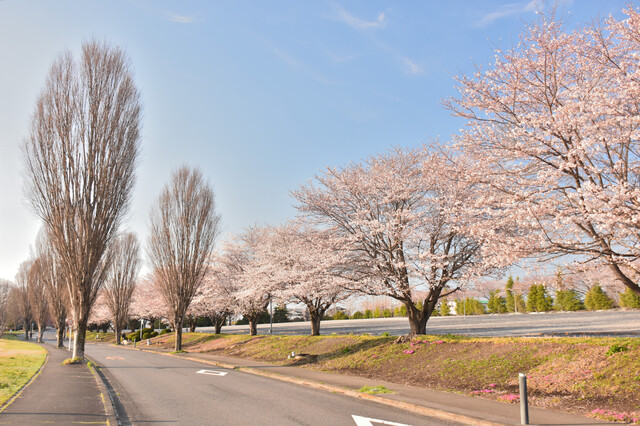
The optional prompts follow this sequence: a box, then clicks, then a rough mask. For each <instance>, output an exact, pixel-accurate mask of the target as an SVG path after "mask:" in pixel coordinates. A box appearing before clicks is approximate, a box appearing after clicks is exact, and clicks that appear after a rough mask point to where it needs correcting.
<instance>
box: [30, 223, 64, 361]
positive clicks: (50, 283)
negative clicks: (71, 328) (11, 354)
mask: <svg viewBox="0 0 640 426" xmlns="http://www.w3.org/2000/svg"><path fill="white" fill-rule="evenodd" d="M36 253H37V255H38V262H39V264H40V265H39V267H38V274H39V279H40V280H41V282H42V284H43V285H44V288H45V295H46V299H47V306H48V308H49V315H50V317H51V319H52V320H53V324H54V326H55V328H56V336H57V345H56V346H57V347H58V348H61V347H62V346H63V341H64V330H65V327H66V319H67V310H68V309H67V307H68V305H69V289H68V288H67V281H66V279H65V277H64V274H63V272H62V267H61V266H60V262H59V260H58V258H57V256H56V253H55V252H54V250H53V248H52V247H51V243H50V242H49V237H48V235H47V232H46V229H42V230H41V231H40V233H39V234H38V237H37V239H36Z"/></svg>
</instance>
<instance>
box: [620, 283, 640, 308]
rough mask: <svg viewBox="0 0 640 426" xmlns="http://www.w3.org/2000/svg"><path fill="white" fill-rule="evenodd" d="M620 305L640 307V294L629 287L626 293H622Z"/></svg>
mask: <svg viewBox="0 0 640 426" xmlns="http://www.w3.org/2000/svg"><path fill="white" fill-rule="evenodd" d="M620 306H622V307H623V308H631V309H638V308H640V296H638V295H637V294H635V293H634V292H633V290H631V289H630V288H629V287H627V288H626V289H625V291H624V293H621V294H620Z"/></svg>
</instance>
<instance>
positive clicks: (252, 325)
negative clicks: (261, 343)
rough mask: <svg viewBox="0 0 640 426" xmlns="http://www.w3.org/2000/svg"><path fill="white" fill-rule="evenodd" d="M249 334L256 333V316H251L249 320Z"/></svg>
mask: <svg viewBox="0 0 640 426" xmlns="http://www.w3.org/2000/svg"><path fill="white" fill-rule="evenodd" d="M249 334H250V335H252V336H255V335H257V334H258V318H257V317H256V318H251V319H250V320H249Z"/></svg>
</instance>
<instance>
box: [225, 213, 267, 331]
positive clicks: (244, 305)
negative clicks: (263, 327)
mask: <svg viewBox="0 0 640 426" xmlns="http://www.w3.org/2000/svg"><path fill="white" fill-rule="evenodd" d="M267 232H268V231H267V228H264V227H263V228H260V227H257V226H253V227H250V228H247V229H246V230H245V231H244V232H243V233H242V234H240V235H239V236H236V237H233V238H231V239H229V240H228V241H227V242H226V243H225V244H224V248H223V251H222V253H221V254H220V255H219V256H218V257H217V262H218V267H217V268H216V272H215V273H216V279H217V280H219V282H224V283H226V286H227V289H228V290H227V291H229V292H230V293H231V294H232V295H233V299H234V302H233V305H234V306H235V311H236V313H240V314H242V315H244V317H245V318H247V319H248V320H249V334H250V335H252V336H255V335H256V334H257V333H258V318H259V316H260V314H262V313H263V312H264V310H265V309H266V308H267V306H269V302H270V301H271V300H272V297H273V294H274V291H275V289H274V288H273V287H272V284H273V282H272V281H269V280H268V279H267V277H266V275H265V274H266V269H265V265H264V258H262V257H261V254H262V249H261V247H262V246H263V244H264V242H265V235H266V233H267Z"/></svg>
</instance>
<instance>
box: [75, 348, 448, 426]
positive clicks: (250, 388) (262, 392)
mask: <svg viewBox="0 0 640 426" xmlns="http://www.w3.org/2000/svg"><path fill="white" fill-rule="evenodd" d="M86 353H87V355H88V356H89V357H90V358H92V359H93V360H94V361H96V362H98V363H99V364H100V365H102V366H103V369H102V371H103V373H104V374H105V376H106V377H107V379H108V381H109V383H110V385H111V386H112V387H113V388H114V390H115V392H116V393H117V394H118V399H119V401H120V403H121V404H122V405H121V406H119V412H120V419H121V421H122V423H123V424H136V425H137V424H140V425H142V424H148V423H149V424H150V423H159V422H161V423H167V424H185V425H333V426H340V425H350V426H364V425H369V424H371V425H384V424H387V425H425V424H429V425H451V424H454V423H447V422H443V421H441V420H436V419H431V418H427V417H423V416H419V415H416V414H412V413H407V412H403V411H400V410H395V409H393V408H390V407H386V406H382V405H379V404H375V403H371V402H368V401H362V400H358V399H354V398H350V397H346V396H342V395H337V394H333V393H329V392H326V391H320V390H315V389H312V388H308V387H304V386H298V385H295V384H291V383H286V382H281V381H278V380H274V379H269V378H265V377H261V376H255V375H252V374H249V373H243V372H241V371H236V370H226V369H223V368H218V367H212V366H208V365H205V364H200V363H197V362H193V361H189V360H184V359H179V358H175V357H169V356H163V355H157V354H152V353H147V352H140V351H135V350H131V349H121V348H117V347H114V346H112V345H95V344H89V345H87V346H86ZM202 370H206V372H203V371H202ZM199 372H200V373H199ZM123 409H124V412H123ZM354 416H355V417H354ZM367 418H368V419H375V420H378V421H384V422H386V423H384V422H371V421H368V420H366V419H367Z"/></svg>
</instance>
